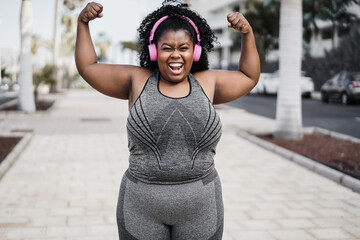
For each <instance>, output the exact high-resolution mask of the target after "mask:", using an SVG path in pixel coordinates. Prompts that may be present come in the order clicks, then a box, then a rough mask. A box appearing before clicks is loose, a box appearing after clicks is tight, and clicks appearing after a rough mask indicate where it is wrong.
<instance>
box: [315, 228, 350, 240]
mask: <svg viewBox="0 0 360 240" xmlns="http://www.w3.org/2000/svg"><path fill="white" fill-rule="evenodd" d="M309 232H310V233H311V234H313V235H314V236H315V237H316V238H317V239H352V238H354V236H353V235H351V234H349V233H346V232H345V231H343V230H342V229H338V228H329V229H324V228H322V229H311V230H309Z"/></svg>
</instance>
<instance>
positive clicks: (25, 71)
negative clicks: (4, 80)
mask: <svg viewBox="0 0 360 240" xmlns="http://www.w3.org/2000/svg"><path fill="white" fill-rule="evenodd" d="M20 24H21V25H20V30H21V51H20V73H19V85H20V91H19V100H18V109H19V110H22V111H25V112H34V111H35V100H34V92H33V76H32V62H31V35H32V24H33V10H32V6H31V1H30V0H23V1H22V5H21V15H20Z"/></svg>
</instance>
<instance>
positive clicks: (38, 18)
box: [0, 0, 162, 48]
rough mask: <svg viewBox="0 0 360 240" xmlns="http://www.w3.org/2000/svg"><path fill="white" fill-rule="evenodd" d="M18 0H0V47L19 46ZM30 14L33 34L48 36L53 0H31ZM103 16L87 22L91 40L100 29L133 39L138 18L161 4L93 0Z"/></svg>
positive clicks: (157, 0)
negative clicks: (31, 9) (101, 9)
mask: <svg viewBox="0 0 360 240" xmlns="http://www.w3.org/2000/svg"><path fill="white" fill-rule="evenodd" d="M61 1H63V0H61ZM21 2H22V1H21V0H0V6H1V8H0V48H19V47H20V10H21ZM31 2H32V7H33V14H34V24H33V34H35V35H37V36H39V37H40V38H41V39H44V40H46V39H49V40H50V39H51V38H52V37H53V34H54V16H55V0H31ZM97 2H99V3H101V4H102V5H103V7H104V10H103V14H104V17H103V18H101V19H96V20H94V21H93V22H91V23H90V29H91V35H92V36H93V39H94V37H95V36H97V34H98V33H100V32H105V33H106V35H107V36H108V37H109V38H110V39H113V40H116V41H129V40H134V39H135V38H136V29H137V28H138V26H139V25H140V22H141V19H142V18H143V17H144V16H145V15H146V14H147V13H149V12H151V11H153V10H155V9H156V8H158V7H160V6H161V2H162V0H97Z"/></svg>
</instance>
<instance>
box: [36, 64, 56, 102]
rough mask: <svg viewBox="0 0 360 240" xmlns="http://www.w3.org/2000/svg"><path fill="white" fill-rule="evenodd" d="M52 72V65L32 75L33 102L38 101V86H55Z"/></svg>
mask: <svg viewBox="0 0 360 240" xmlns="http://www.w3.org/2000/svg"><path fill="white" fill-rule="evenodd" d="M52 71H53V67H52V65H46V66H45V67H44V68H42V69H40V70H38V71H35V72H34V73H33V83H34V96H35V101H37V99H38V89H39V86H40V84H42V83H44V84H49V85H54V84H56V78H54V77H53V75H52Z"/></svg>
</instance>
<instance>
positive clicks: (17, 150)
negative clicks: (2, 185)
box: [0, 133, 33, 180]
mask: <svg viewBox="0 0 360 240" xmlns="http://www.w3.org/2000/svg"><path fill="white" fill-rule="evenodd" d="M0 136H2V137H5V136H6V137H22V139H21V140H20V142H19V143H18V144H16V146H15V147H14V149H13V150H12V151H11V152H10V153H9V154H8V155H7V156H6V158H5V159H4V160H3V161H2V162H1V164H0V180H1V179H2V178H3V177H4V176H5V174H6V173H7V171H8V170H9V169H10V167H11V166H12V165H13V164H14V163H15V162H16V160H17V159H18V158H19V156H20V154H21V153H22V151H23V150H24V149H25V148H26V146H27V145H28V144H29V142H30V140H31V138H32V136H33V134H32V133H26V134H19V133H8V134H1V135H0Z"/></svg>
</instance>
